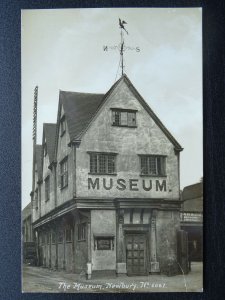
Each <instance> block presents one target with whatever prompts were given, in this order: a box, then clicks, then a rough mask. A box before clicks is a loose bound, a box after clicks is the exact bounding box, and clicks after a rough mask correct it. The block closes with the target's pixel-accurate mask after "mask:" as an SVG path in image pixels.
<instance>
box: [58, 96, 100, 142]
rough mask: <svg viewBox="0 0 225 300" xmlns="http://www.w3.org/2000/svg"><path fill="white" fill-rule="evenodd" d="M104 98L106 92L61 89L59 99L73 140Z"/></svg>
mask: <svg viewBox="0 0 225 300" xmlns="http://www.w3.org/2000/svg"><path fill="white" fill-rule="evenodd" d="M103 98H104V94H91V93H76V92H66V91H60V94H59V101H60V103H62V105H63V109H64V113H65V116H66V120H67V125H68V129H69V135H70V139H71V140H73V139H74V138H75V137H77V136H78V135H79V134H80V133H81V132H82V131H83V130H84V129H85V128H86V126H87V125H88V124H89V122H90V119H91V118H92V117H93V115H94V114H95V112H96V111H97V109H98V107H99V106H100V104H101V102H102V100H103Z"/></svg>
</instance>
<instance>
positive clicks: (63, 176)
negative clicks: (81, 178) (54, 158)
mask: <svg viewBox="0 0 225 300" xmlns="http://www.w3.org/2000/svg"><path fill="white" fill-rule="evenodd" d="M67 185H68V159H67V157H66V158H64V159H63V160H62V161H61V163H60V186H61V189H62V188H64V187H66V186H67Z"/></svg>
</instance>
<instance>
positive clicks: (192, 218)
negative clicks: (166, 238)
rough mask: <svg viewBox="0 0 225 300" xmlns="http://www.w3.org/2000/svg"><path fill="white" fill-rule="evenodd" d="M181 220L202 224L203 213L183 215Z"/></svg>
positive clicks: (186, 213)
mask: <svg viewBox="0 0 225 300" xmlns="http://www.w3.org/2000/svg"><path fill="white" fill-rule="evenodd" d="M180 218H181V220H182V221H184V222H202V220H203V214H202V213H188V212H185V213H181V214H180Z"/></svg>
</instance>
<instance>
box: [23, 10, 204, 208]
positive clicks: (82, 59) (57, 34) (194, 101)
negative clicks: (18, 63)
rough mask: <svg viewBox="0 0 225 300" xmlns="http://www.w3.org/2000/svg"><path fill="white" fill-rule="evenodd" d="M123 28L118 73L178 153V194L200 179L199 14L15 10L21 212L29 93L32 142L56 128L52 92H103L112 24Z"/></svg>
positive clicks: (114, 56)
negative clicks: (48, 126) (18, 15)
mask: <svg viewBox="0 0 225 300" xmlns="http://www.w3.org/2000/svg"><path fill="white" fill-rule="evenodd" d="M119 17H120V18H121V19H123V20H125V21H126V22H127V25H126V28H127V30H128V32H129V34H128V35H126V36H125V38H126V40H125V45H127V46H131V47H136V46H138V47H139V48H140V52H138V53H137V52H136V51H130V50H127V51H125V54H124V55H125V73H126V74H127V76H128V77H129V79H130V80H131V81H132V83H133V84H134V86H135V87H136V89H137V90H138V91H139V93H140V94H141V95H142V96H143V98H144V99H145V100H146V102H147V103H148V104H149V106H150V107H151V108H152V109H153V111H154V112H155V113H156V115H157V116H158V117H159V118H160V119H161V121H162V122H163V124H164V125H165V126H166V127H167V129H168V130H169V131H170V132H171V133H172V134H173V135H174V137H175V138H176V139H177V141H178V142H179V143H180V144H181V145H182V147H183V148H184V150H183V152H181V188H183V187H184V186H186V185H190V184H193V183H196V182H198V181H199V180H200V178H201V177H202V169H203V167H202V26H201V25H202V19H201V18H202V11H201V8H130V9H127V8H119V9H117V8H110V9H99V8H96V9H58V10H56V9H54V10H23V11H22V29H21V30H22V208H23V207H25V206H26V205H27V204H28V203H29V201H30V192H31V188H32V110H33V91H34V87H35V86H36V85H38V86H39V97H38V143H41V142H42V128H43V127H42V126H43V123H44V122H47V123H51V122H53V123H55V122H56V118H57V108H58V96H59V90H66V91H76V92H93V93H106V92H107V91H108V89H109V88H110V87H111V86H112V85H113V84H114V82H115V80H116V79H119V77H120V75H121V71H120V70H119V73H118V76H117V78H116V74H117V70H118V64H119V52H118V51H116V50H110V51H108V52H104V51H103V46H104V45H109V46H114V45H118V44H119V42H120V30H119V24H118V18H119Z"/></svg>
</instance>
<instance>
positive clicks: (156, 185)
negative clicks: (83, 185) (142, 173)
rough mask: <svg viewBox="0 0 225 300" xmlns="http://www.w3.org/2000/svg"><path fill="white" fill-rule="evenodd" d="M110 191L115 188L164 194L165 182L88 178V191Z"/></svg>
mask: <svg viewBox="0 0 225 300" xmlns="http://www.w3.org/2000/svg"><path fill="white" fill-rule="evenodd" d="M102 188H103V189H105V190H111V189H112V188H116V189H117V190H119V191H124V190H130V191H139V190H144V191H146V192H148V191H151V190H155V191H156V192H158V191H159V192H166V180H165V179H163V180H157V179H156V180H152V179H143V180H139V179H129V180H125V179H122V178H118V179H116V180H115V179H113V178H98V177H97V178H88V189H89V190H92V189H93V190H99V189H102Z"/></svg>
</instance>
